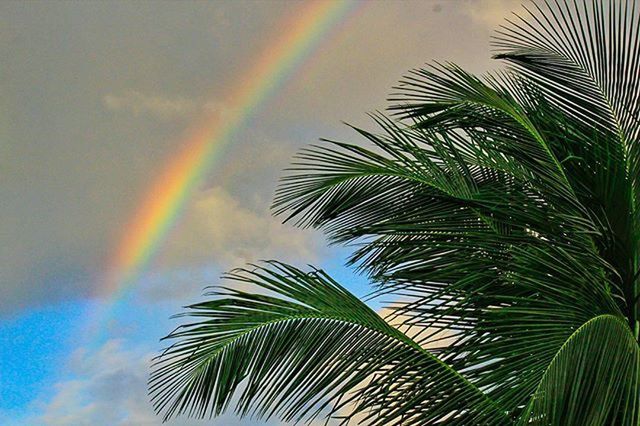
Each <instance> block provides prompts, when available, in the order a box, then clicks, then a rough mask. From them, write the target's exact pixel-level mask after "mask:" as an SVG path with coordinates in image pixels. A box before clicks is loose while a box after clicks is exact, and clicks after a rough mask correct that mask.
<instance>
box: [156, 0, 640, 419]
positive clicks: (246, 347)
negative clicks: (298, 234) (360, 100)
mask: <svg viewBox="0 0 640 426" xmlns="http://www.w3.org/2000/svg"><path fill="white" fill-rule="evenodd" d="M639 8H640V4H638V3H637V2H636V1H612V2H601V1H596V0H593V2H591V3H586V2H581V1H567V2H559V3H558V2H556V3H552V4H549V3H547V2H546V1H545V2H543V3H532V4H530V5H529V6H527V7H525V11H524V12H523V13H522V14H521V15H514V17H513V18H512V19H511V20H508V22H507V23H506V24H505V25H504V26H503V27H501V28H500V30H498V31H497V34H496V36H495V39H494V45H495V48H496V53H495V56H494V58H496V59H499V60H502V61H504V62H505V63H506V66H505V69H504V70H503V71H501V72H496V73H493V74H490V75H486V76H483V77H477V76H474V75H472V74H469V73H467V72H465V71H464V70H462V69H461V68H459V67H457V66H455V65H453V64H449V63H446V64H435V65H431V66H428V67H426V68H424V69H419V70H415V71H412V72H410V73H409V74H408V75H407V76H406V77H405V78H404V79H403V80H402V81H401V83H400V85H399V86H398V87H397V90H396V93H395V94H394V95H392V97H391V99H390V101H391V103H392V106H391V107H390V113H389V114H388V115H387V116H385V115H383V114H374V115H372V118H373V120H374V121H375V122H376V123H377V126H378V127H379V129H380V130H379V131H377V132H368V131H365V130H362V129H355V131H356V132H358V133H359V134H360V135H361V136H362V138H363V140H365V141H366V143H367V144H368V145H367V147H365V146H363V145H362V144H349V143H343V142H338V141H323V142H322V143H321V144H318V145H314V146H311V147H309V148H308V149H305V150H304V151H302V152H301V153H299V154H298V156H297V160H296V162H295V164H294V166H293V168H291V169H290V170H289V171H288V174H287V176H286V177H284V178H283V180H282V184H281V187H280V188H279V190H278V192H277V194H276V198H275V201H274V205H273V206H274V210H275V213H276V214H279V215H283V216H284V217H285V219H286V220H295V221H297V224H298V225H300V226H307V227H313V228H318V229H322V230H324V232H326V234H327V236H328V238H329V239H330V241H331V242H333V243H336V244H353V243H355V244H357V249H355V252H354V253H353V255H352V256H351V258H350V260H349V263H350V264H351V265H355V266H357V267H358V268H359V269H360V270H361V271H363V272H365V273H366V274H367V275H368V276H369V277H370V279H371V281H372V283H373V285H374V289H375V290H374V295H375V296H383V295H384V297H385V299H387V300H392V301H393V303H391V306H390V308H391V312H392V314H391V316H392V317H393V318H395V323H396V324H398V323H399V324H400V327H396V326H393V325H391V323H392V322H393V321H385V320H384V319H383V318H382V317H381V316H379V315H378V314H377V313H376V312H374V311H373V310H372V309H371V308H369V307H368V306H367V305H366V304H365V303H363V302H362V301H360V300H358V299H357V298H356V297H355V296H353V295H351V294H350V293H349V292H348V291H347V290H345V288H344V287H343V286H341V285H340V284H339V283H337V282H336V281H334V280H333V279H331V278H330V277H329V276H328V275H327V274H326V273H324V272H323V271H320V270H315V269H314V270H311V271H309V272H305V271H302V270H300V269H297V268H295V267H293V266H289V265H285V264H282V263H278V262H266V263H262V264H259V265H255V266H250V267H248V268H245V269H240V270H237V271H234V272H232V273H230V274H228V275H227V276H226V277H227V278H229V279H231V280H234V281H236V282H239V283H242V284H243V287H242V288H247V287H246V286H247V285H248V286H253V288H255V289H256V290H255V291H250V292H247V291H243V290H238V289H234V288H233V287H230V288H225V287H220V288H216V289H215V290H214V291H213V292H212V293H211V295H212V296H215V297H213V298H212V299H211V300H208V301H204V302H202V303H198V304H196V305H193V306H190V307H189V308H188V310H187V311H186V312H185V313H184V315H186V316H187V317H188V318H190V319H191V322H189V323H188V324H185V325H183V326H182V327H180V328H178V329H177V330H176V331H174V332H173V333H171V334H170V335H169V336H168V338H169V339H171V340H172V341H173V344H172V345H171V346H170V347H169V348H168V349H167V350H166V351H165V352H164V353H163V354H162V355H161V356H160V357H159V358H158V360H157V361H156V364H155V366H154V368H153V371H152V374H151V378H150V393H151V397H152V401H153V403H154V405H155V408H156V410H157V411H158V412H160V413H162V414H163V416H164V419H169V418H171V417H172V416H174V415H178V414H186V415H191V416H196V417H205V416H216V415H218V414H220V413H222V412H223V411H224V410H225V409H227V407H228V406H229V405H231V404H232V405H234V406H235V409H236V412H237V413H239V414H240V415H247V414H253V415H255V416H257V417H259V418H268V417H270V416H274V415H275V416H278V417H279V418H281V419H282V420H284V421H287V422H288V421H301V422H309V421H312V420H313V419H316V418H324V417H327V418H334V419H336V420H340V421H344V422H347V421H348V420H354V421H357V422H359V423H362V424H373V425H393V424H455V425H503V424H504V425H510V424H527V425H528V424H540V425H614V424H620V425H638V424H640V347H639V345H638V334H639V324H640V323H639V315H640V307H639V303H638V302H639V299H640V285H639V284H638V279H639V276H640V264H639V263H640V257H639V254H640V246H639V243H640V216H639V211H640V101H639V98H640V78H639V74H640V72H639V68H640V13H639V10H638V9H639Z"/></svg>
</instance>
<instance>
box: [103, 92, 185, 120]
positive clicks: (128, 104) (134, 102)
mask: <svg viewBox="0 0 640 426" xmlns="http://www.w3.org/2000/svg"><path fill="white" fill-rule="evenodd" d="M102 101H103V103H104V106H105V107H106V108H108V109H110V110H113V111H127V112H132V113H133V114H134V115H143V114H148V115H154V116H157V117H161V118H175V117H183V116H186V115H188V114H192V113H193V112H195V111H196V110H197V105H196V103H195V102H193V101H192V100H189V99H186V98H181V97H175V98H170V97H166V96H161V95H147V94H144V93H141V92H139V91H137V90H128V91H126V92H124V93H122V94H120V95H114V94H107V95H105V96H104V97H103V98H102Z"/></svg>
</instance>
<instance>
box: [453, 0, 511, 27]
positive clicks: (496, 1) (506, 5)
mask: <svg viewBox="0 0 640 426" xmlns="http://www.w3.org/2000/svg"><path fill="white" fill-rule="evenodd" d="M521 4H522V2H521V1H520V0H483V1H471V2H469V3H468V6H466V7H465V8H464V10H465V11H466V13H467V14H468V15H469V16H470V17H471V19H472V20H473V21H475V22H477V23H480V24H482V25H485V26H487V27H488V28H490V29H491V30H494V29H497V28H498V26H500V25H502V24H505V18H508V17H509V16H511V12H514V11H516V10H517V9H519V6H520V5H521Z"/></svg>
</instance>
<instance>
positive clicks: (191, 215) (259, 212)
mask: <svg viewBox="0 0 640 426" xmlns="http://www.w3.org/2000/svg"><path fill="white" fill-rule="evenodd" d="M324 250H325V249H324V248H323V242H322V240H321V238H320V235H318V234H317V233H313V232H311V231H305V230H301V229H297V228H294V227H292V226H291V225H283V224H282V223H281V221H280V219H278V218H274V217H272V216H271V215H270V214H269V211H268V210H267V208H266V206H263V207H261V208H256V209H252V208H249V207H247V205H245V204H243V203H242V202H241V201H239V200H238V199H237V198H235V197H233V196H231V195H230V194H229V193H228V192H227V191H226V190H225V189H224V188H222V187H214V188H211V189H209V190H205V191H202V192H201V193H199V194H198V195H196V196H195V197H194V198H193V200H192V201H191V203H190V205H189V206H188V207H187V209H186V212H185V214H184V217H183V218H182V219H181V221H180V223H179V224H178V225H177V226H176V229H174V230H173V232H172V233H171V235H170V236H169V237H168V238H167V242H166V243H165V245H164V247H163V248H162V250H161V252H160V253H159V254H158V261H157V264H158V265H159V269H163V268H164V269H166V270H169V271H170V270H173V271H175V273H173V274H171V273H165V274H164V275H166V276H173V279H175V278H176V277H180V276H182V277H187V278H186V279H189V280H193V277H194V276H198V277H202V278H206V277H207V276H209V277H210V276H211V274H208V273H207V272H208V268H202V269H203V271H204V272H202V273H199V272H197V271H198V269H199V267H203V266H209V267H210V266H211V265H215V266H216V267H217V268H218V269H219V270H220V271H224V270H228V269H231V268H235V267H240V266H244V265H245V264H246V263H249V262H256V261H259V260H264V259H278V260H282V261H286V262H292V263H301V262H302V263H314V262H317V261H318V260H319V259H320V258H321V256H322V254H323V253H324ZM189 265H190V266H189ZM181 270H182V272H181ZM189 271H191V272H190V273H188V272H189ZM193 271H196V272H193ZM183 279H184V278H183ZM160 281H164V280H160ZM160 281H157V280H156V283H157V285H153V286H151V287H150V288H151V289H152V293H151V294H152V295H155V296H157V297H161V298H166V297H169V296H172V294H173V292H176V291H182V290H181V289H182V288H183V286H181V285H170V286H169V285H164V284H162V283H161V282H160ZM208 284H211V283H208ZM175 296H176V297H180V295H179V294H176V295H175Z"/></svg>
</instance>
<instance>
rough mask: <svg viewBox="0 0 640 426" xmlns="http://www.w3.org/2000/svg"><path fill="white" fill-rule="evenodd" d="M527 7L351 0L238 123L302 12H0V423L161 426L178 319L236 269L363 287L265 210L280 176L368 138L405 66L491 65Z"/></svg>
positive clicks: (492, 2)
mask: <svg viewBox="0 0 640 426" xmlns="http://www.w3.org/2000/svg"><path fill="white" fill-rule="evenodd" d="M519 3H520V2H519V1H517V0H513V1H512V0H421V1H410V0H406V1H391V0H389V1H369V2H362V3H355V2H354V3H353V4H346V6H348V13H345V14H343V15H341V16H340V17H339V19H337V20H336V21H335V22H332V23H331V25H330V26H327V27H326V28H324V32H323V33H322V34H321V37H319V38H318V39H317V40H316V41H315V43H310V44H309V45H304V46H303V47H305V48H304V49H302V50H301V54H300V55H298V57H297V59H298V60H299V61H298V62H297V63H296V64H295V66H293V67H291V68H290V69H287V70H285V71H286V72H285V71H283V72H282V73H281V74H280V75H279V76H280V77H281V78H280V80H279V82H278V84H277V85H274V86H273V88H272V89H273V90H271V91H270V92H269V93H268V94H267V95H265V96H264V97H263V99H261V100H260V102H258V103H257V104H256V105H255V108H253V109H252V112H251V114H247V115H246V116H244V115H242V111H240V112H239V111H238V110H237V105H234V104H233V103H230V101H229V97H228V94H229V93H230V91H233V90H241V89H242V88H243V87H244V86H243V85H245V84H247V83H251V81H250V80H247V79H244V80H243V77H242V76H247V75H249V76H250V75H254V74H255V73H254V72H253V71H254V70H255V69H258V67H259V66H260V58H269V57H270V55H272V56H273V55H276V53H277V52H276V50H277V49H276V47H277V45H278V41H279V40H283V39H287V40H290V41H291V42H295V41H296V40H295V39H294V38H295V37H294V36H295V34H294V32H293V30H292V28H294V27H295V24H296V19H297V17H298V16H302V12H303V11H305V10H309V8H310V7H311V6H312V5H311V3H309V2H298V1H293V0H292V1H276V0H270V1H267V0H263V1H259V0H253V1H242V0H233V1H231V0H229V1H223V0H219V1H186V2H147V1H135V2H134V1H131V2H128V1H101V2H98V1H95V2H92V1H89V2H72V1H68V2H62V1H60V2H50V1H30V2H22V1H3V2H0V57H2V58H3V60H2V61H1V62H0V199H2V200H3V202H2V203H0V235H1V237H2V247H1V248H0V250H1V255H0V424H2V425H85V424H86V425H157V424H160V421H159V419H158V418H157V417H156V416H155V415H154V413H153V410H152V408H151V406H150V404H149V402H148V398H147V393H146V380H147V377H148V373H149V363H150V359H151V358H152V357H153V356H154V355H156V354H157V353H159V351H160V350H161V349H162V348H163V347H164V346H163V343H161V342H159V339H160V338H161V337H163V336H164V335H166V334H167V333H168V332H170V331H171V330H172V329H173V328H174V327H175V326H176V325H178V322H176V320H172V319H170V318H169V317H170V316H171V315H172V314H175V313H178V312H180V311H181V309H182V307H183V306H185V305H187V304H189V303H192V302H195V301H200V300H202V293H203V289H204V287H206V286H208V285H213V284H217V283H219V276H220V274H221V273H222V272H224V271H226V270H229V269H230V268H233V267H239V266H243V265H244V264H246V263H247V262H252V261H257V260H260V259H279V260H284V261H287V262H291V263H293V264H295V265H297V266H302V267H304V266H305V265H308V264H313V265H315V266H318V267H321V268H323V269H325V270H326V271H327V272H329V273H330V274H332V275H333V276H334V277H335V278H336V279H337V280H338V281H339V282H341V283H342V284H343V285H345V286H346V287H347V288H348V289H350V290H351V291H353V292H354V293H355V294H357V295H360V296H363V295H365V294H367V292H368V291H369V287H368V285H367V282H366V279H365V278H364V277H361V276H358V275H355V274H354V273H353V272H352V271H351V270H349V269H347V268H346V267H345V266H344V262H345V259H346V257H347V256H348V254H349V253H350V249H349V248H340V247H328V246H327V244H326V241H325V239H324V237H323V236H322V235H321V234H319V233H317V232H313V231H310V230H301V229H297V228H294V227H293V226H292V225H288V224H286V225H283V224H282V223H281V220H280V219H279V218H274V217H272V216H271V214H270V212H269V203H270V201H271V199H272V197H273V194H274V191H275V189H276V187H277V182H278V178H279V177H280V176H281V175H282V170H283V169H284V168H285V167H287V165H288V164H289V162H290V161H291V157H292V156H293V155H294V154H295V153H296V152H297V151H298V150H299V149H301V148H303V147H304V146H306V145H308V144H310V143H314V142H317V141H318V139H319V138H321V137H323V138H329V139H339V140H344V141H350V142H357V141H358V140H359V138H358V136H357V135H355V134H354V132H353V130H350V129H349V128H348V127H347V126H345V125H344V124H343V122H347V123H350V124H355V125H357V126H361V127H364V128H366V129H375V127H374V125H373V123H372V122H371V120H370V119H368V117H367V115H366V113H368V112H372V111H376V110H382V109H384V108H385V106H386V101H385V99H386V97H387V95H388V94H389V93H390V91H391V90H392V87H393V85H394V84H395V83H396V82H397V81H398V80H399V79H400V78H401V77H402V75H403V74H405V73H406V72H407V71H408V70H410V69H413V68H417V67H420V66H422V65H423V64H425V63H429V62H432V61H434V60H439V61H451V62H454V63H457V64H458V65H460V66H462V67H463V68H465V69H467V70H470V71H472V72H475V73H483V72H486V71H490V70H494V69H496V68H499V64H496V63H495V61H492V60H491V58H490V56H491V49H490V37H491V34H492V32H493V30H494V29H495V28H496V27H497V26H498V25H500V23H501V22H503V19H504V18H505V17H507V16H509V14H510V12H511V11H516V10H519V8H520V6H519ZM337 6H340V5H337ZM312 18H314V19H315V17H313V16H312ZM314 19H311V20H310V21H309V22H310V25H313V22H314ZM318 19H320V17H318ZM256 72H257V71H256ZM248 87H250V86H248ZM238 116H242V120H241V121H240V122H239V124H238V125H237V126H236V127H235V128H234V131H233V132H232V133H231V134H230V135H229V136H228V138H226V139H225V142H224V143H222V142H220V143H219V146H216V147H214V149H215V159H214V160H213V161H210V162H208V163H207V164H206V166H203V167H202V172H201V173H200V175H199V178H198V179H197V180H196V181H195V183H194V184H193V185H192V187H190V188H189V191H185V193H184V198H183V202H182V203H180V208H179V209H176V215H175V217H174V218H173V219H172V220H170V221H167V226H166V232H164V233H163V234H162V235H160V236H159V237H158V239H157V241H156V243H155V244H154V245H153V247H152V248H153V250H150V251H149V253H148V258H147V259H146V261H145V262H141V263H140V264H139V265H137V266H136V268H135V269H134V270H133V273H132V274H131V275H130V276H129V278H128V279H127V281H126V283H125V282H124V281H122V282H116V283H115V284H114V282H110V281H109V278H108V277H109V276H110V274H112V273H113V272H114V271H113V270H112V269H113V262H112V259H113V258H114V256H116V255H117V253H118V250H119V248H120V247H121V246H122V241H123V240H124V239H126V238H127V236H128V233H129V232H133V230H132V229H131V226H130V224H131V223H132V218H134V217H136V214H140V212H141V211H143V210H144V206H145V205H146V204H145V202H144V200H145V199H147V198H148V194H149V193H150V192H151V191H152V188H154V187H155V186H156V185H157V182H158V180H159V179H161V178H162V176H164V175H165V173H166V170H167V169H168V168H170V167H171V165H172V164H175V163H176V159H177V158H180V156H181V153H183V152H185V149H187V148H188V145H189V142H190V141H191V139H192V138H190V135H192V134H193V132H194V130H197V129H199V128H201V126H202V123H203V122H204V123H206V122H207V120H210V117H216V119H217V120H219V121H220V122H225V120H226V121H229V120H233V119H234V117H238ZM116 266H117V265H116ZM116 272H118V271H116ZM374 308H376V309H377V308H379V306H377V305H376V306H374ZM169 424H170V425H199V424H213V425H256V424H265V423H263V422H262V423H261V422H259V421H256V420H255V419H253V420H252V419H239V418H237V417H235V416H234V415H233V414H232V413H230V414H225V415H224V416H223V417H221V418H217V419H213V420H209V421H206V422H201V421H193V420H188V419H183V418H178V419H177V420H174V421H171V422H170V423H169ZM268 424H273V425H277V424H278V423H277V421H275V420H274V421H272V422H271V423H268Z"/></svg>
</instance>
